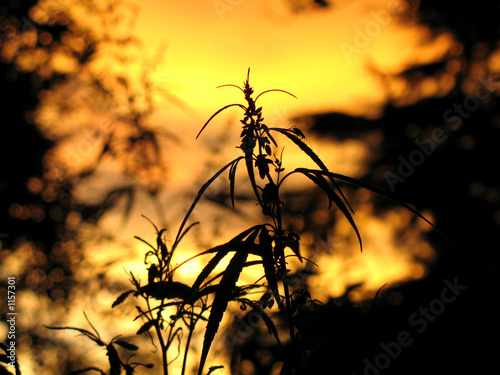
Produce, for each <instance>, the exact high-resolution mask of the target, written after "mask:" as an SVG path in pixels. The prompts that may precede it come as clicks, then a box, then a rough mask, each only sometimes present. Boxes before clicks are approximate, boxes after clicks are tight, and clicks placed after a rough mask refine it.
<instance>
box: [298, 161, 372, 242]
mask: <svg viewBox="0 0 500 375" xmlns="http://www.w3.org/2000/svg"><path fill="white" fill-rule="evenodd" d="M294 172H298V173H302V174H303V175H304V176H306V177H308V178H309V179H311V181H313V182H314V183H315V184H316V185H317V186H318V187H319V188H321V189H322V190H323V191H324V192H325V194H326V195H327V196H328V198H329V200H330V201H329V207H330V208H331V206H332V202H334V203H335V205H336V206H337V207H338V208H339V210H340V211H341V212H342V214H343V215H344V216H345V217H346V219H347V220H348V221H349V223H350V224H351V227H352V228H353V229H354V232H355V233H356V236H357V237H358V241H359V247H360V249H361V251H363V242H362V240H361V235H360V233H359V230H358V227H357V226H356V223H355V222H354V219H353V217H352V215H351V212H349V209H348V207H347V206H346V205H345V204H344V201H343V200H342V199H341V198H340V197H339V196H338V195H337V193H335V191H334V190H333V189H332V188H331V187H330V186H329V185H328V183H327V181H326V180H325V179H324V178H323V172H322V171H318V170H311V169H306V168H296V169H295V170H294V171H293V172H291V173H294ZM291 173H290V174H291ZM328 173H329V172H328ZM290 174H289V175H290ZM351 211H352V209H351Z"/></svg>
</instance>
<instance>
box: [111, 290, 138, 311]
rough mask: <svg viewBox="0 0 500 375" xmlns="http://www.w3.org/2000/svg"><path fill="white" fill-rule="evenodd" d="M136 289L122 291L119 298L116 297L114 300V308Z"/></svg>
mask: <svg viewBox="0 0 500 375" xmlns="http://www.w3.org/2000/svg"><path fill="white" fill-rule="evenodd" d="M133 292H134V291H133V290H128V291H126V292H125V293H122V294H120V295H119V296H118V298H117V299H116V301H115V302H113V304H112V305H111V307H112V308H114V307H116V306H118V305H120V304H121V303H123V301H125V300H126V299H127V297H128V296H129V295H130V294H132V293H133Z"/></svg>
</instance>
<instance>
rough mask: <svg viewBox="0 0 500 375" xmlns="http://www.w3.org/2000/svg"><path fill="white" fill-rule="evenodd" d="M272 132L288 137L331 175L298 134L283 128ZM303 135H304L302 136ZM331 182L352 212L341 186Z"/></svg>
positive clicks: (332, 180) (331, 178)
mask: <svg viewBox="0 0 500 375" xmlns="http://www.w3.org/2000/svg"><path fill="white" fill-rule="evenodd" d="M270 130H273V131H277V132H278V133H281V134H284V135H285V136H287V137H288V138H289V139H290V140H291V141H292V142H293V143H295V144H296V145H297V146H298V147H299V148H300V149H301V150H302V151H304V152H305V153H306V154H307V156H309V157H310V158H311V159H312V160H313V161H314V162H315V163H316V164H317V165H318V167H320V168H321V170H322V171H323V172H325V173H329V172H330V171H329V170H328V168H327V167H326V165H325V164H324V163H323V161H322V160H321V159H320V158H319V156H318V155H316V153H315V152H314V151H313V150H312V149H311V148H310V147H309V146H308V145H307V144H306V143H305V142H304V141H302V139H301V138H300V136H298V135H297V134H296V131H293V130H290V129H281V128H271V129H270ZM302 135H303V134H302ZM329 179H330V182H331V183H332V184H333V186H335V188H336V189H337V190H338V191H339V193H340V195H341V197H342V198H343V199H344V202H345V204H346V205H347V207H348V208H349V209H350V210H351V212H352V208H351V206H350V205H349V202H348V201H347V199H346V197H345V196H344V193H343V192H342V190H341V189H340V186H338V184H337V182H336V181H335V179H334V178H333V177H330V176H329Z"/></svg>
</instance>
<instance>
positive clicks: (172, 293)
mask: <svg viewBox="0 0 500 375" xmlns="http://www.w3.org/2000/svg"><path fill="white" fill-rule="evenodd" d="M139 291H140V292H141V293H145V294H146V295H148V296H149V297H153V298H154V299H157V300H164V299H172V298H180V299H185V298H187V297H189V296H190V295H191V293H192V289H191V287H189V286H187V285H186V284H183V283H180V282H177V281H158V282H155V283H151V284H148V285H145V286H143V287H141V288H140V289H139Z"/></svg>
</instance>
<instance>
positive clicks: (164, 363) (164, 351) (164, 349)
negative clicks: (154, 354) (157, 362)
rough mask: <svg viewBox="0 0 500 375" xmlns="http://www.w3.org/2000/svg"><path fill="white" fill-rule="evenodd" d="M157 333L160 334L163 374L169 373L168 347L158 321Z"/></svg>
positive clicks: (156, 325)
mask: <svg viewBox="0 0 500 375" xmlns="http://www.w3.org/2000/svg"><path fill="white" fill-rule="evenodd" d="M155 329H156V334H157V335H158V342H159V343H160V347H161V363H162V366H163V375H168V361H167V350H168V347H167V346H166V345H165V341H164V340H163V336H162V334H161V328H160V326H159V324H158V323H156V324H155Z"/></svg>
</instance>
